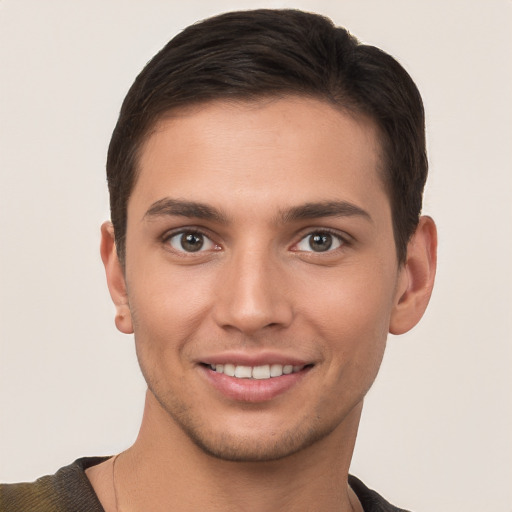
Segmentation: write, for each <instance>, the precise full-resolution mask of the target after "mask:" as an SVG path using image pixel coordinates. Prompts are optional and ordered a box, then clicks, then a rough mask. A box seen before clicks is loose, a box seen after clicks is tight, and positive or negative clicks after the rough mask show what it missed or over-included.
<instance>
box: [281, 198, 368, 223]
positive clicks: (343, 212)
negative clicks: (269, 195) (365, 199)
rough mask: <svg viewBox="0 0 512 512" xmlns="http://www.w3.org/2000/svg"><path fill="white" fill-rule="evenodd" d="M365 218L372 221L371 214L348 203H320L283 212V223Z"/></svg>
mask: <svg viewBox="0 0 512 512" xmlns="http://www.w3.org/2000/svg"><path fill="white" fill-rule="evenodd" d="M354 216H356V217H364V218H366V219H368V220H370V221H371V220H372V218H371V216H370V214H369V213H368V212H367V211H366V210H363V209H362V208H360V207H359V206H356V205H355V204H352V203H349V202H347V201H321V202H318V203H306V204H303V205H300V206H294V207H293V208H290V209H288V210H285V211H283V212H281V220H282V222H283V223H286V222H290V221H296V220H304V219H319V218H321V217H354Z"/></svg>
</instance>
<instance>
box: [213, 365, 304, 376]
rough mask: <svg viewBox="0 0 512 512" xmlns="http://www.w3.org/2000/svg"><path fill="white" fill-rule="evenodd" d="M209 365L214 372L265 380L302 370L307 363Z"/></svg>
mask: <svg viewBox="0 0 512 512" xmlns="http://www.w3.org/2000/svg"><path fill="white" fill-rule="evenodd" d="M209 367H210V369H211V370H213V371H214V372H216V373H223V374H224V375H227V376H228V377H235V378H237V379H257V380H263V379H270V378H273V377H281V376H282V375H290V374H291V373H297V372H300V371H301V370H303V369H304V368H305V365H302V366H293V365H291V364H284V365H283V364H264V365H261V366H243V365H235V364H231V363H226V364H211V365H209Z"/></svg>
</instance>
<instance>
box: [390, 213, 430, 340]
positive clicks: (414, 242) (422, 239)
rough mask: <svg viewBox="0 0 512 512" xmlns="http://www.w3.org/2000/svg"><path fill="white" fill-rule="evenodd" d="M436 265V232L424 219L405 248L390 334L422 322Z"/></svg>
mask: <svg viewBox="0 0 512 512" xmlns="http://www.w3.org/2000/svg"><path fill="white" fill-rule="evenodd" d="M436 265H437V230H436V225H435V223H434V221H433V220H432V219H431V218H430V217H426V216H423V217H421V218H420V222H419V224H418V227H417V229H416V231H415V232H414V235H413V236H412V238H411V240H410V241H409V244H408V245H407V257H406V262H405V264H403V265H402V268H401V269H400V276H399V278H398V287H397V295H396V299H395V305H394V307H393V311H392V313H391V321H390V324H389V332H390V333H391V334H403V333H405V332H407V331H409V330H410V329H412V328H413V327H414V326H415V325H416V324H417V323H418V322H419V321H420V319H421V317H422V316H423V313H424V312H425V309H426V308H427V304H428V302H429V300H430V296H431V294H432V288H433V287H434V278H435V275H436Z"/></svg>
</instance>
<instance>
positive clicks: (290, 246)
mask: <svg viewBox="0 0 512 512" xmlns="http://www.w3.org/2000/svg"><path fill="white" fill-rule="evenodd" d="M379 155H380V147H379V142H378V134H377V131H376V129H375V127H374V125H373V123H372V122H371V121H369V120H367V119H364V118H354V117H352V116H349V115H347V114H345V113H342V112H340V111H339V110H336V109H334V108H333V107H332V106H330V105H328V104H325V103H323V102H321V101H317V100H314V99H310V98H301V97H286V98H280V99H272V100H265V101H259V102H250V103H249V102H247V103H240V102H237V103H228V102H221V101H216V102H211V103H207V104H205V105H201V106H200V107H195V108H189V109H186V110H182V111H179V112H176V113H173V115H172V116H168V117H167V118H166V119H163V120H161V121H160V122H159V123H158V124H157V126H156V127H155V130H154V132H153V133H152V134H151V136H150V137H149V139H148V140H147V142H146V144H145V146H144V148H143V150H142V153H141V155H140V162H139V164H140V175H139V178H138V180H137V182H136V185H135V187H134V190H133V192H132V195H131V197H130V199H129V203H128V224H127V237H126V261H125V266H124V267H123V266H122V265H121V264H120V263H119V261H118V259H117V255H116V251H115V245H114V241H113V231H112V226H111V225H110V224H109V223H106V224H104V226H103V228H102V258H103V261H104V263H105V268H106V272H107V280H108V283H109V289H110V292H111V295H112V298H113V301H114V303H115V305H116V311H117V314H116V325H117V327H118V328H119V329H120V330H121V331H122V332H125V333H132V332H134V333H135V342H136V348H137V355H138V358H139V362H140V365H141V368H142V371H143V374H144V377H145V379H146V381H147V383H148V392H147V398H146V407H145V413H144V419H143V422H142V427H141V431H140V434H139V437H138V439H137V441H136V442H135V444H134V445H133V446H132V447H131V448H130V449H129V450H127V451H126V452H124V453H123V454H122V455H121V457H119V459H118V461H117V463H116V464H117V465H116V475H117V476H116V488H117V490H118V500H119V502H122V509H123V511H129V510H143V509H151V510H155V511H158V510H169V509H170V508H171V504H172V507H173V509H174V510H180V511H181V510H191V511H192V510H199V509H200V508H205V507H206V508H207V509H208V510H210V511H214V510H247V511H253V510H254V511H262V510H265V511H269V510H283V509H284V508H285V509H287V510H333V511H334V510H336V511H339V510H358V507H359V504H358V502H357V499H356V498H355V495H353V493H352V492H351V490H350V488H349V487H348V486H343V485H340V482H343V481H345V482H346V479H347V475H348V468H349V464H350V459H351V456H352V451H353V447H354V443H355V438H356V434H357V427H358V423H359V418H360V414H361V409H362V404H363V399H364V396H365V394H366V393H367V391H368V389H369V388H370V386H371V384H372V383H373V381H374V379H375V377H376V375H377V372H378V368H379V365H380V363H381V360H382V356H383V353H384V348H385V345H386V337H387V333H388V332H393V333H395V334H400V333H402V332H405V331H407V330H409V329H410V328H411V327H413V326H414V325H415V324H416V323H417V322H418V321H419V319H420V318H421V316H422V314H423V312H424V310H425V307H426V305H427V303H428V299H429V297H430V293H431V290H432V285H433V279H434V273H435V250H436V234H435V226H434V223H433V221H432V220H431V219H430V218H428V217H422V219H421V221H420V224H419V226H418V229H417V231H416V233H415V235H414V236H413V238H412V239H411V242H410V244H409V247H408V256H407V261H406V263H405V264H404V265H398V262H397V257H396V251H395V243H394V238H393V229H392V222H391V208H390V204H389V199H388V197H387V195H386V192H385V190H384V186H383V183H382V181H381V177H380V174H379V173H380V171H379V168H380V156H379ZM183 201H187V202H188V203H187V204H183ZM190 202H193V203H194V204H193V205H192V206H191V205H190ZM198 204H199V205H200V206H201V207H200V208H198V207H197V205H198ZM312 205H314V206H312ZM212 212H213V213H214V215H212ZM184 234H185V235H186V234H189V235H191V236H192V238H193V240H195V245H196V246H198V245H200V244H201V243H202V244H203V245H202V247H201V249H200V250H198V251H191V250H190V246H187V245H186V244H185V245H183V238H182V235H184ZM314 236H317V237H324V238H323V239H321V241H320V244H317V245H315V244H314V243H313V244H312V243H311V242H312V241H313V238H312V237H314ZM194 237H195V238H194ZM329 244H331V245H330V247H328V246H329ZM326 247H327V250H319V249H325V248H326ZM292 359H293V360H294V361H295V362H300V364H301V366H304V365H305V368H304V369H302V370H301V371H300V372H299V374H298V375H299V376H298V378H295V379H294V380H293V382H292V384H291V385H290V386H289V387H287V388H286V389H284V391H283V390H281V391H279V393H277V394H272V393H271V394H270V395H268V396H267V395H261V393H259V388H258V384H257V383H255V381H251V382H250V383H249V382H248V381H245V383H243V384H244V385H245V388H244V391H243V393H242V392H240V390H239V389H238V388H237V387H236V386H237V385H238V384H237V383H239V382H240V381H239V380H236V379H234V378H228V379H227V380H228V381H229V382H228V384H227V388H228V390H232V389H233V388H234V390H235V391H234V392H233V393H234V394H230V392H231V391H229V393H227V392H226V387H225V386H224V384H223V385H222V386H224V387H222V386H221V388H220V390H219V388H218V387H216V386H215V385H214V384H213V383H214V382H217V381H218V374H215V373H214V372H211V370H209V369H208V366H207V364H209V363H210V362H211V361H217V362H235V363H236V362H241V363H244V364H249V363H251V362H255V361H256V362H261V361H264V362H266V361H274V362H279V361H281V360H283V361H290V360H292ZM248 362H249V363H248ZM205 363H206V364H205ZM279 378H281V377H277V379H279ZM216 379H217V380H216ZM229 379H231V380H229ZM225 380H226V379H225ZM235 380H236V382H234V383H233V382H232V381H235ZM271 380H272V379H271ZM222 382H225V381H222ZM276 382H277V381H276ZM258 393H259V394H258ZM262 397H263V399H262ZM111 464H112V461H107V462H106V463H104V464H102V465H99V466H95V467H94V468H91V469H90V470H88V476H89V478H90V479H91V482H92V484H93V487H94V488H95V490H96V491H97V493H98V495H99V497H100V500H101V501H102V503H103V505H104V507H105V508H106V509H107V510H115V499H114V497H113V491H112V489H113V485H112V484H113V482H112V478H111V476H110V475H111V473H112V471H111V469H112V468H111ZM197 489H201V492H200V493H197Z"/></svg>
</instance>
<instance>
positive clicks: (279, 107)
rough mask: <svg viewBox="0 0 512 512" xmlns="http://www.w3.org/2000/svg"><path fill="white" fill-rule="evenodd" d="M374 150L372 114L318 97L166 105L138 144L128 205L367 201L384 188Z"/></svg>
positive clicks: (375, 135)
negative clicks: (181, 200)
mask: <svg viewBox="0 0 512 512" xmlns="http://www.w3.org/2000/svg"><path fill="white" fill-rule="evenodd" d="M380 154H381V148H380V144H379V140H378V132H377V129H376V127H375V125H374V123H373V122H372V121H370V120H368V119H367V118H364V117H362V116H354V115H352V114H348V113H347V112H344V111H341V110H340V109H337V108H335V107H334V106H332V105H330V104H328V103H326V102H323V101H321V100H317V99H311V98H305V97H294V96H291V97H285V98H265V99H260V100H257V101H256V100H255V101H236V102H235V101H220V100H217V101H212V102H208V103H205V104H201V105H196V106H191V107H188V108H183V109H180V110H177V111H172V112H171V113H169V114H167V115H166V116H165V117H163V118H162V119H160V121H159V122H158V123H157V124H156V125H155V127H154V129H153V131H152V132H151V133H150V135H149V136H148V137H147V140H146V141H145V144H144V145H143V147H142V148H141V152H140V155H139V165H138V171H139V175H138V178H137V182H136V185H135V187H134V190H133V192H132V196H131V198H130V201H129V206H130V203H134V202H137V203H140V202H143V203H146V204H148V203H152V202H155V201H158V200H159V199H162V197H164V196H166V195H170V196H173V197H180V198H185V199H188V198H189V196H194V200H199V201H206V202H212V201H213V202H217V203H224V204H225V205H226V204H227V202H228V200H231V199H232V197H230V194H231V195H233V194H236V195H237V197H238V198H239V199H241V198H242V199H243V198H244V197H245V198H246V199H247V201H248V203H247V204H249V203H251V202H252V203H253V204H256V203H257V201H256V199H257V198H259V199H260V201H263V203H261V204H266V205H267V206H270V205H271V204H274V203H275V204H276V205H277V204H278V203H286V202H290V203H293V202H305V201H312V200H338V199H351V200H355V201H362V202H367V201H369V200H370V201H371V200H372V198H371V196H372V195H373V196H375V195H379V196H382V194H383V193H384V185H383V181H382V179H381V172H380V162H381V157H380ZM343 195H350V196H351V197H350V198H344V197H340V196H343ZM329 196H331V197H329ZM373 199H374V198H373ZM242 204H243V203H242Z"/></svg>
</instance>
